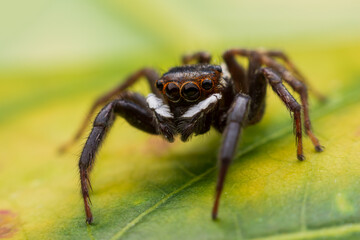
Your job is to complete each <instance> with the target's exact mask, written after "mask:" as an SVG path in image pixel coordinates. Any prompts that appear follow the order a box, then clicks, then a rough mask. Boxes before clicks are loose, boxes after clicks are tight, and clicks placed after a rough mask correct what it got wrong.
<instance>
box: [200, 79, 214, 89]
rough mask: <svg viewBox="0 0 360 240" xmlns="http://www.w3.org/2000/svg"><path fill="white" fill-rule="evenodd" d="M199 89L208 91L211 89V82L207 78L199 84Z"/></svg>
mask: <svg viewBox="0 0 360 240" xmlns="http://www.w3.org/2000/svg"><path fill="white" fill-rule="evenodd" d="M201 87H202V88H203V89H205V90H210V89H211V88H212V87H213V82H212V81H211V80H210V79H208V78H207V79H205V80H204V81H203V82H202V83H201Z"/></svg>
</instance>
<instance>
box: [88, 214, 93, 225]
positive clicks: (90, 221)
mask: <svg viewBox="0 0 360 240" xmlns="http://www.w3.org/2000/svg"><path fill="white" fill-rule="evenodd" d="M92 223H93V217H92V216H90V217H87V218H86V224H89V225H90V224H92Z"/></svg>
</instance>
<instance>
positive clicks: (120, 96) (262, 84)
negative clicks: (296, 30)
mask: <svg viewBox="0 0 360 240" xmlns="http://www.w3.org/2000/svg"><path fill="white" fill-rule="evenodd" d="M236 56H243V57H246V58H247V59H248V60H249V66H248V69H247V70H246V71H245V69H244V68H243V67H242V66H241V65H240V64H239V63H238V62H237V61H236ZM277 58H279V59H281V60H282V61H284V63H285V66H283V65H281V64H280V63H278V62H277V60H276V59H277ZM223 59H224V64H223V65H221V66H218V65H211V64H210V60H211V57H210V55H209V54H208V53H205V52H198V53H195V54H193V55H186V56H184V57H183V64H184V65H183V66H179V67H175V68H171V69H170V70H169V71H168V72H167V73H165V74H164V75H163V76H162V77H160V76H159V75H158V74H157V73H156V71H154V70H153V69H149V68H144V69H141V70H140V71H137V72H135V73H134V74H133V75H130V76H129V77H128V78H127V79H126V80H125V82H124V83H122V84H121V85H119V86H118V87H116V88H115V89H113V90H111V91H109V92H108V93H106V94H104V95H103V96H101V97H100V98H99V99H98V100H97V101H96V102H95V103H94V105H93V107H92V108H91V110H90V112H89V114H88V115H87V117H86V119H85V121H84V123H83V125H82V127H81V128H80V129H79V131H78V133H77V134H76V136H75V138H74V139H73V140H72V141H71V142H70V144H71V143H73V142H74V141H76V140H78V139H79V138H80V136H81V135H82V133H83V132H84V130H85V127H86V125H87V123H88V121H89V120H90V118H91V116H92V114H93V113H94V111H95V110H96V108H97V107H98V106H100V105H104V104H106V103H107V104H106V105H105V106H104V107H103V109H102V110H101V111H100V112H99V113H98V115H97V117H96V118H95V120H94V123H93V129H92V131H91V133H90V135H89V137H88V139H87V141H86V143H85V146H84V149H83V151H82V154H81V157H80V160H79V169H80V180H81V191H82V195H83V200H84V205H85V213H86V221H87V223H91V222H92V220H93V218H92V213H91V210H90V206H89V200H90V198H89V186H90V180H89V172H90V170H91V168H92V166H93V164H94V161H95V155H96V152H97V151H98V149H99V146H100V144H101V143H102V141H103V140H104V138H105V135H106V132H107V131H108V130H109V128H110V127H111V125H112V123H113V121H114V119H115V115H119V116H121V117H123V118H124V119H125V120H126V121H128V122H129V123H130V124H131V125H133V126H134V127H136V128H138V129H141V130H143V131H145V132H147V133H150V134H155V135H161V136H163V137H164V138H165V139H166V140H168V141H169V142H172V141H174V137H175V136H176V135H180V137H181V140H182V141H186V140H188V139H189V137H190V136H191V135H192V134H195V135H198V134H203V133H205V132H207V131H209V129H210V127H211V126H213V127H214V128H215V129H216V130H217V131H219V132H220V133H222V134H223V140H222V144H221V148H220V153H219V176H218V181H217V186H216V195H215V202H214V207H213V211H212V217H213V219H215V218H216V217H217V212H218V206H219V200H220V195H221V192H222V188H223V184H224V180H225V176H226V173H227V170H228V167H229V165H230V163H231V161H232V158H233V156H234V153H235V150H236V147H237V143H238V139H239V137H240V135H241V131H242V128H243V127H245V126H247V125H251V124H255V123H257V122H258V121H260V120H261V118H262V116H263V114H264V110H265V95H266V86H267V84H269V85H270V86H271V88H272V89H273V90H274V92H275V93H276V94H277V95H278V96H279V97H280V98H281V100H282V101H283V102H284V104H285V105H286V107H287V108H288V109H289V110H290V111H291V112H292V116H293V118H294V132H295V135H296V143H297V158H298V159H299V160H304V155H303V150H302V124H301V122H302V117H301V115H303V118H304V128H305V133H306V134H307V135H308V136H309V137H310V139H311V141H312V143H313V144H314V146H315V150H316V151H318V152H321V151H322V149H323V148H322V146H321V145H320V143H319V141H318V139H317V138H316V137H315V135H314V134H313V132H312V131H311V122H310V118H309V109H308V91H307V87H306V85H307V83H306V80H305V78H304V77H303V76H302V75H301V74H300V72H299V71H298V70H297V69H296V68H295V66H294V65H293V63H292V62H291V61H290V60H289V59H288V58H287V56H286V55H285V54H283V53H282V52H279V51H264V50H261V51H257V50H247V49H231V50H228V51H226V52H225V53H224V54H223ZM190 62H193V63H194V64H191V65H189V63H190ZM141 77H145V78H146V79H147V80H148V82H149V84H150V88H151V92H152V93H150V94H149V95H148V96H147V97H146V98H145V97H143V96H142V95H140V94H138V93H133V92H129V91H126V89H127V88H128V87H129V86H131V85H132V84H134V83H135V82H136V81H137V80H138V79H139V78H141ZM283 82H285V83H287V84H288V85H289V86H290V87H291V88H292V89H293V90H294V91H295V92H296V93H298V94H300V97H301V104H299V103H298V102H297V101H296V100H295V99H294V98H293V96H292V95H291V94H290V93H289V92H288V90H287V89H286V88H285V86H284V85H283ZM313 93H314V94H316V95H317V97H319V98H321V99H323V97H322V96H321V95H320V94H319V93H317V92H314V91H313ZM114 99H115V100H114ZM301 110H302V114H301ZM68 146H69V144H66V145H65V146H64V147H63V148H62V150H64V149H65V148H67V147H68Z"/></svg>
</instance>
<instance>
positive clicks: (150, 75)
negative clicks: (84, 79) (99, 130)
mask: <svg viewBox="0 0 360 240" xmlns="http://www.w3.org/2000/svg"><path fill="white" fill-rule="evenodd" d="M141 77H146V79H147V80H148V82H149V85H150V88H151V91H152V92H153V93H155V94H156V95H157V96H160V93H159V92H158V90H157V89H156V87H155V81H156V80H157V79H159V75H158V74H157V73H156V71H155V70H153V69H151V68H143V69H141V70H139V71H137V72H135V73H133V74H132V75H130V76H129V77H127V78H126V79H125V81H124V82H122V83H121V84H120V85H118V86H117V87H115V88H113V89H111V90H110V91H108V92H107V93H105V94H103V95H102V96H100V97H99V98H98V99H97V100H96V101H95V102H94V103H93V105H92V106H91V108H90V110H89V112H88V114H87V115H86V117H85V119H84V120H83V122H82V124H81V126H80V128H79V129H78V131H77V132H76V134H75V136H74V137H73V138H72V139H71V140H70V141H68V142H66V143H65V144H64V145H62V146H61V147H60V149H59V151H60V152H65V151H66V150H67V149H68V148H69V147H71V146H72V145H73V144H74V143H75V142H76V141H77V140H79V138H80V137H81V136H82V134H83V133H84V131H85V129H86V126H87V125H88V124H89V122H90V120H91V117H92V116H93V114H94V112H95V111H96V110H97V109H98V107H99V106H102V105H104V104H106V103H108V102H109V101H111V100H113V99H114V98H116V97H118V95H119V94H121V93H122V92H124V90H126V89H127V88H128V87H130V86H131V85H133V84H134V83H135V82H136V81H137V80H138V79H139V78H141Z"/></svg>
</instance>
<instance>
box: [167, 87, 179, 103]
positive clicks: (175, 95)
mask: <svg viewBox="0 0 360 240" xmlns="http://www.w3.org/2000/svg"><path fill="white" fill-rule="evenodd" d="M165 93H166V96H167V97H168V98H169V99H170V100H171V101H173V102H177V101H179V100H180V88H179V86H178V85H177V84H175V83H169V84H168V85H166V87H165Z"/></svg>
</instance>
